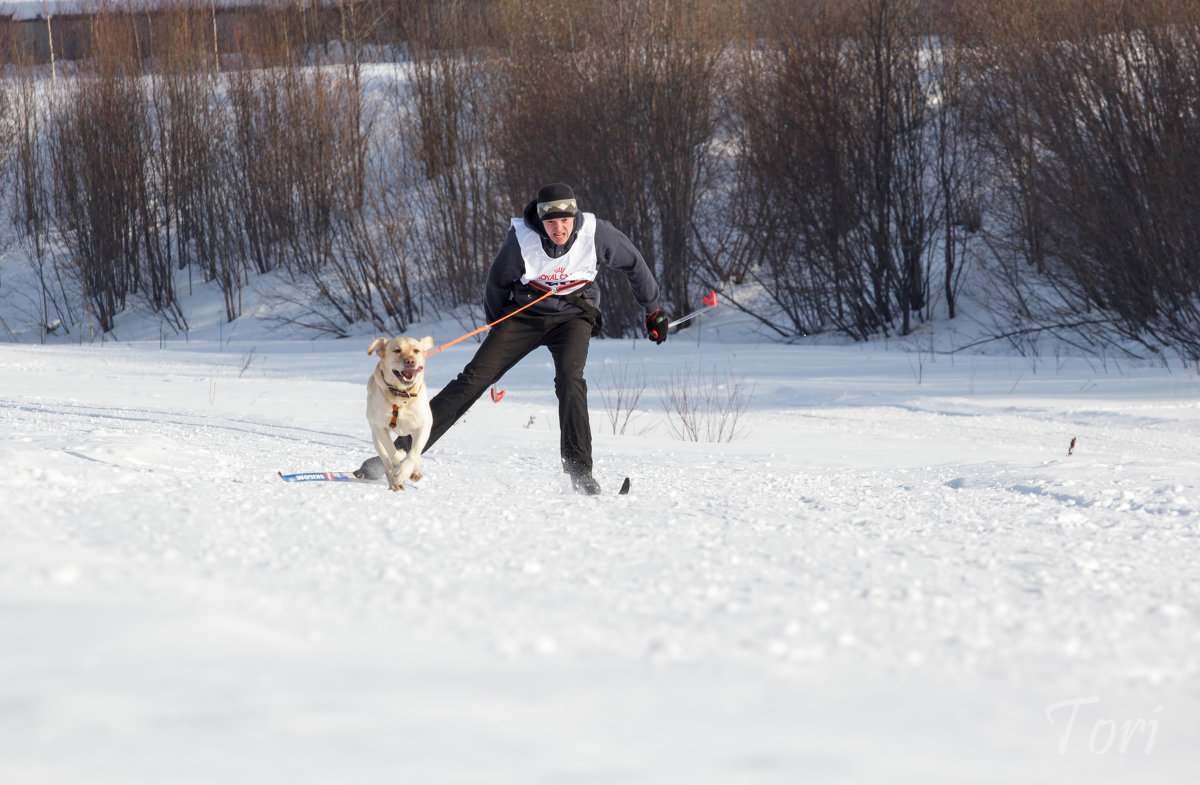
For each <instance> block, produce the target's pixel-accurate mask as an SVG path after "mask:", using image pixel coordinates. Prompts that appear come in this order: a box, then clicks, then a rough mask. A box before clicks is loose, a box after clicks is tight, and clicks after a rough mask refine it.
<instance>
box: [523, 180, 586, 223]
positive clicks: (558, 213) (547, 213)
mask: <svg viewBox="0 0 1200 785" xmlns="http://www.w3.org/2000/svg"><path fill="white" fill-rule="evenodd" d="M534 203H535V204H536V205H537V207H536V210H537V218H538V220H539V221H549V220H550V219H551V218H572V217H574V216H575V214H576V213H578V212H579V207H578V206H577V205H576V204H575V192H574V191H572V190H571V186H569V185H567V184H565V183H550V184H549V185H543V186H542V187H541V188H539V189H538V192H537V199H535V200H534Z"/></svg>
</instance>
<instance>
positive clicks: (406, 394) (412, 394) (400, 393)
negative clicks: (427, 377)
mask: <svg viewBox="0 0 1200 785" xmlns="http://www.w3.org/2000/svg"><path fill="white" fill-rule="evenodd" d="M379 381H381V382H383V386H384V387H386V388H387V391H388V392H389V393H391V394H392V395H394V396H395V397H397V398H416V397H417V395H418V394H420V392H421V388H420V387H418V388H417V389H415V390H412V391H409V390H401V389H400V388H399V387H393V386H392V385H390V384H388V380H387V377H386V376H384V375H383V369H382V368H380V369H379Z"/></svg>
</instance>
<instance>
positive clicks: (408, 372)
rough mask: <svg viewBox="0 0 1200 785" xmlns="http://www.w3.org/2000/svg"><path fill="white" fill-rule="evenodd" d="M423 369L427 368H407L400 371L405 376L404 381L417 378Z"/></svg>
mask: <svg viewBox="0 0 1200 785" xmlns="http://www.w3.org/2000/svg"><path fill="white" fill-rule="evenodd" d="M423 370H425V369H424V368H423V367H422V368H405V369H404V370H403V371H401V372H400V375H401V376H402V377H403V378H404V381H406V382H411V381H412V380H413V379H415V378H417V374H418V373H420V372H421V371H423Z"/></svg>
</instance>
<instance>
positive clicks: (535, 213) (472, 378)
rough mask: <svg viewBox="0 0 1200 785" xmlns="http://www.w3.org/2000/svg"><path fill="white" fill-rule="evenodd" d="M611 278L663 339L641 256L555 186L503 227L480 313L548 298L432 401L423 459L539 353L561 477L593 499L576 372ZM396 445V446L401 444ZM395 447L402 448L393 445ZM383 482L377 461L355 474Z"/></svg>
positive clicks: (588, 433) (663, 324)
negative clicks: (550, 393)
mask: <svg viewBox="0 0 1200 785" xmlns="http://www.w3.org/2000/svg"><path fill="white" fill-rule="evenodd" d="M601 264H603V265H607V266H608V267H612V268H615V269H617V270H620V271H621V272H622V273H624V274H625V277H626V278H627V279H628V280H629V286H630V289H631V290H632V291H633V296H634V298H635V299H636V300H637V302H638V304H639V305H641V306H642V308H644V309H645V311H646V329H647V331H648V333H649V336H650V339H651V340H652V341H654V342H655V343H658V344H661V343H662V342H663V341H665V340H666V338H667V323H668V321H669V320H668V318H667V315H666V313H665V312H664V311H663V309H662V308H660V307H659V303H658V297H659V289H658V283H657V282H656V281H655V280H654V276H653V274H652V273H651V272H650V268H649V267H648V266H647V265H646V260H645V259H644V258H643V257H642V254H641V253H640V252H639V251H638V250H637V248H635V247H634V245H633V243H632V242H631V241H630V239H629V238H628V237H626V236H625V235H624V234H623V233H621V232H620V231H618V230H617V229H616V228H615V227H613V225H612V224H611V223H609V222H608V221H602V220H599V219H597V218H596V216H595V215H593V214H592V213H582V212H579V207H578V205H577V203H576V200H575V192H574V191H573V190H572V189H571V187H570V186H568V185H565V184H563V183H552V184H550V185H545V186H542V188H540V189H539V190H538V192H537V198H535V199H534V200H533V201H531V202H530V203H529V204H528V205H527V206H526V207H525V214H524V216H523V217H521V218H514V219H512V226H511V228H510V229H509V230H508V234H507V235H506V236H505V238H504V243H503V244H502V245H501V246H500V250H499V252H498V253H497V254H496V258H495V259H494V260H493V261H492V266H491V269H490V270H489V271H488V277H487V283H486V285H485V287H484V300H483V304H484V312H485V314H486V316H487V321H488V322H489V323H491V322H494V321H496V320H497V319H499V318H501V317H503V316H504V314H505V313H507V312H510V311H513V310H515V309H517V308H520V307H521V306H524V305H528V304H529V303H531V302H533V301H534V300H536V299H538V298H539V297H542V296H543V295H545V294H546V292H548V291H551V292H553V295H552V296H549V297H546V298H545V299H543V300H541V302H538V303H537V304H535V305H532V306H531V307H529V308H526V309H525V310H523V311H521V312H520V313H518V314H515V315H513V316H512V317H511V318H508V319H505V320H504V321H502V322H500V323H499V324H497V325H495V326H494V327H492V329H491V330H490V331H489V332H488V335H487V337H486V338H485V339H484V341H483V343H482V344H480V346H479V349H478V350H477V351H476V352H475V356H474V357H473V358H471V361H470V362H469V363H467V367H466V368H464V369H463V371H462V373H460V374H459V375H458V377H457V378H455V379H454V380H453V381H451V382H450V383H449V384H447V385H446V386H445V388H443V389H442V391H441V392H439V393H438V394H437V395H435V396H434V397H433V400H432V401H430V406H431V408H432V409H433V432H432V433H431V434H430V436H429V441H428V443H427V444H426V449H429V447H430V446H432V445H433V444H434V442H436V441H437V440H438V439H440V438H441V437H442V434H444V433H445V432H446V431H447V429H449V428H450V426H451V425H453V424H454V423H455V422H457V421H458V419H459V418H460V417H462V416H463V415H464V414H466V413H467V410H468V409H470V408H471V406H472V405H473V404H474V403H475V401H476V400H478V399H479V397H480V396H481V395H483V393H484V392H485V391H486V390H487V389H488V388H489V387H491V386H492V385H493V384H495V383H496V382H497V381H498V380H499V379H500V377H501V376H503V375H504V373H505V371H507V370H508V369H509V368H511V367H512V366H513V365H515V364H516V363H517V362H518V361H520V360H521V359H522V358H523V357H525V356H526V355H528V354H529V353H530V352H532V351H533V350H534V349H536V348H537V347H539V346H545V347H547V348H548V349H549V350H550V354H551V356H552V357H553V358H554V392H555V394H556V395H557V396H558V425H559V431H560V444H559V449H560V452H561V457H562V465H563V471H565V472H566V473H567V474H568V475H570V477H571V484H572V487H573V488H574V489H575V491H576V492H577V493H583V494H589V495H591V494H597V493H599V492H600V484H599V483H598V482H596V480H595V478H593V477H592V430H591V424H590V422H589V420H588V404H587V382H586V381H584V378H583V366H584V364H585V363H586V362H587V353H588V344H589V342H590V341H591V338H592V336H594V335H599V333H600V310H599V304H600V290H599V287H598V286H597V284H596V283H595V280H596V274H597V269H598V266H599V265H601ZM402 438H403V437H402ZM396 441H397V445H396V446H397V447H400V448H403V447H404V445H401V444H400V439H397V440H396ZM355 475H356V476H358V477H360V478H364V477H365V478H370V479H375V478H378V477H382V476H383V464H382V461H380V459H379V458H378V457H374V458H370V459H368V460H367V461H366V462H364V463H363V465H362V466H361V467H360V468H359V470H358V471H356V472H355Z"/></svg>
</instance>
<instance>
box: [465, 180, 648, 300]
mask: <svg viewBox="0 0 1200 785" xmlns="http://www.w3.org/2000/svg"><path fill="white" fill-rule="evenodd" d="M536 209H537V202H536V201H533V202H530V203H529V204H528V205H527V206H526V208H525V214H524V219H525V225H526V226H528V227H529V228H530V229H532V230H533V231H535V232H537V234H538V236H539V237H541V238H542V249H543V250H544V251H545V252H546V254H547V255H549V256H550V257H551V258H558V257H560V256H562V255H564V254H565V253H567V251H569V250H570V249H571V246H572V245H574V243H575V238H576V237H577V236H578V234H579V229H580V227H581V226H583V222H584V221H585V220H595V221H596V262H597V264H600V265H604V266H607V267H612V268H613V269H616V270H620V271H621V272H622V273H624V274H625V277H626V278H627V279H628V280H629V288H630V289H631V290H632V291H633V297H634V299H635V300H637V301H638V304H639V305H641V306H642V307H643V308H644V309H646V313H648V314H649V313H653V312H654V311H656V310H658V308H659V302H658V298H659V289H658V282H657V281H655V280H654V276H653V274H651V272H650V267H649V266H648V265H647V264H646V260H645V259H644V258H643V257H642V254H641V252H639V251H638V249H637V248H635V247H634V245H633V242H632V241H631V240H630V239H629V238H628V237H626V236H625V235H624V234H623V233H622V232H621V231H620V230H618V229H617V228H616V227H614V226H613V225H612V224H611V223H609V222H608V221H602V220H600V219H597V218H595V217H594V216H590V215H588V216H585V214H584V213H582V212H581V213H579V214H577V215H576V216H575V231H574V232H573V233H572V234H571V239H569V240H567V242H566V243H564V244H563V245H555V244H554V243H553V242H552V241H551V240H550V238H549V237H548V236H547V235H546V230H545V228H544V227H543V226H542V222H541V221H539V220H538V219H537V213H536ZM524 274H525V260H524V259H523V258H522V257H521V244H520V243H519V242H518V241H517V234H516V232H515V231H514V230H513V229H512V228H509V230H508V234H507V235H505V237H504V242H503V243H502V244H501V246H500V250H499V251H498V252H497V253H496V258H495V259H493V260H492V266H491V269H490V270H488V277H487V283H486V284H485V285H484V291H483V307H484V313H485V315H486V317H487V320H488V322H494V321H496V320H497V319H499V318H500V317H501V316H503V315H504V314H505V313H507V312H508V311H510V310H513V309H515V308H519V307H521V306H522V305H525V304H526V303H528V302H530V301H531V300H534V299H537V297H539V296H541V294H542V292H540V291H538V290H537V289H534V288H533V287H531V286H526V285H524V284H522V283H521V276H522V275H524ZM578 293H579V294H580V295H581V296H582V297H583V299H585V300H587V301H588V302H590V303H591V304H592V305H594V306H596V307H597V308H599V307H600V288H599V286H597V285H596V282H595V281H593V282H592V283H590V284H588V285H587V286H585V287H584V288H583V289H580V290H579V291H578ZM524 313H533V314H539V315H543V316H552V315H555V314H561V313H579V314H582V313H583V311H582V309H580V308H579V307H578V306H576V305H573V304H571V303H570V302H568V301H567V300H566V299H565V298H564V297H561V296H552V297H547V298H546V299H545V300H542V301H541V302H540V303H538V304H537V305H534V306H532V307H531V308H528V309H526V310H525V311H524Z"/></svg>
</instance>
